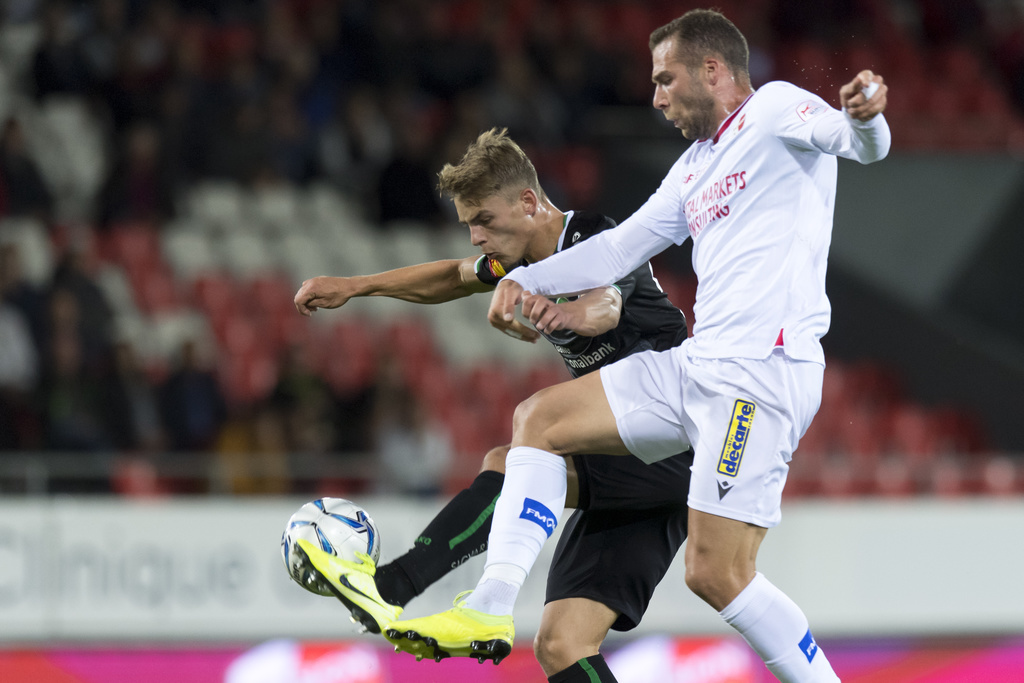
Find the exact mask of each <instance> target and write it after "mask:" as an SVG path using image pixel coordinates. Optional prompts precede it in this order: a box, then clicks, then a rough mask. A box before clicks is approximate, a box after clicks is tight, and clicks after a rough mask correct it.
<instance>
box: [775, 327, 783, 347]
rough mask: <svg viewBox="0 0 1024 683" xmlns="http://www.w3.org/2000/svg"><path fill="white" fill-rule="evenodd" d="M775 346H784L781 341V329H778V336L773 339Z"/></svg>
mask: <svg viewBox="0 0 1024 683" xmlns="http://www.w3.org/2000/svg"><path fill="white" fill-rule="evenodd" d="M775 345H776V346H784V344H783V342H782V330H779V338H778V339H776V340H775Z"/></svg>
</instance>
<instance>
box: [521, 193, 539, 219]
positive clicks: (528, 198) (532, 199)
mask: <svg viewBox="0 0 1024 683" xmlns="http://www.w3.org/2000/svg"><path fill="white" fill-rule="evenodd" d="M519 203H520V205H521V206H522V207H523V213H525V214H526V215H527V216H533V215H534V214H535V213H537V207H538V206H539V205H540V198H539V197H538V196H537V193H536V192H534V191H533V188H530V187H527V188H525V189H523V191H522V192H520V193H519Z"/></svg>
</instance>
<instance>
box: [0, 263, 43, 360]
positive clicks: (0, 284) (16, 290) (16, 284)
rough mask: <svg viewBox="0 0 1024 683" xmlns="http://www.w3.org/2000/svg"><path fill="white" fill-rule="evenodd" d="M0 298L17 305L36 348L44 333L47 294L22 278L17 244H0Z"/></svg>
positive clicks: (39, 345) (40, 344)
mask: <svg viewBox="0 0 1024 683" xmlns="http://www.w3.org/2000/svg"><path fill="white" fill-rule="evenodd" d="M0 300H2V301H3V302H4V303H7V304H10V305H11V306H13V307H14V308H15V309H17V310H18V311H19V312H20V313H21V315H22V316H23V317H24V319H25V322H27V323H28V326H29V331H30V332H31V333H32V340H33V343H34V345H35V348H36V349H41V348H42V347H43V343H44V338H45V335H46V327H47V323H46V296H45V295H44V293H43V292H42V291H41V290H40V289H39V288H38V287H36V286H35V285H33V284H32V283H31V282H29V281H28V280H26V279H25V277H24V274H23V271H22V264H21V254H20V253H19V252H18V245H17V244H13V243H6V244H0Z"/></svg>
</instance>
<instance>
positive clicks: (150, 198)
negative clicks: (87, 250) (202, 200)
mask: <svg viewBox="0 0 1024 683" xmlns="http://www.w3.org/2000/svg"><path fill="white" fill-rule="evenodd" d="M121 147H122V148H121V152H120V155H119V159H118V160H117V162H116V163H115V165H114V167H113V169H112V170H111V173H110V175H109V177H108V178H107V181H106V184H105V186H104V188H103V193H102V196H101V198H100V225H101V226H110V225H111V224H116V223H146V224H149V225H158V224H160V223H161V222H163V221H164V220H166V219H167V218H169V217H170V216H171V213H172V211H173V200H172V196H171V192H172V190H173V184H172V183H171V181H170V179H169V178H168V175H167V172H166V169H167V166H166V164H165V162H164V159H163V149H162V148H161V140H160V133H159V131H158V130H157V128H156V127H155V126H154V125H152V124H149V123H142V122H139V123H136V124H134V125H132V127H131V128H130V129H129V130H128V131H126V132H125V134H124V136H123V137H122V144H121Z"/></svg>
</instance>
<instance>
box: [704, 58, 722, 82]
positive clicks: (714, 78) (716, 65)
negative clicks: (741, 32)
mask: <svg viewBox="0 0 1024 683" xmlns="http://www.w3.org/2000/svg"><path fill="white" fill-rule="evenodd" d="M723 75H724V72H723V70H722V63H721V62H719V61H718V60H717V59H715V58H714V57H706V58H705V59H704V77H705V78H706V79H707V82H708V85H715V84H716V83H718V79H719V78H720V77H721V76H723Z"/></svg>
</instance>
